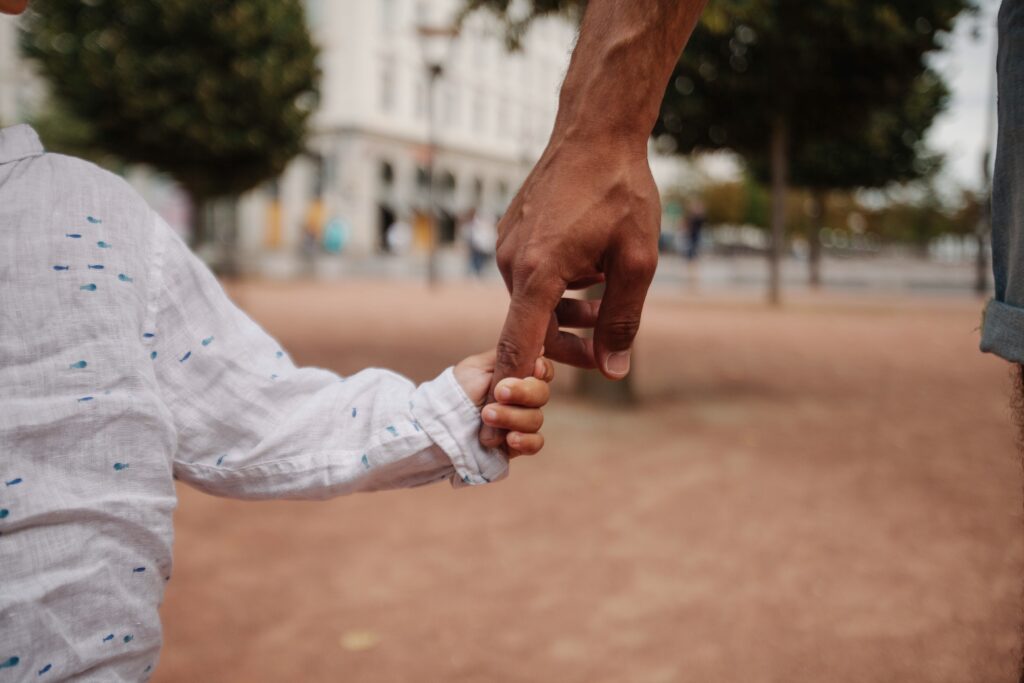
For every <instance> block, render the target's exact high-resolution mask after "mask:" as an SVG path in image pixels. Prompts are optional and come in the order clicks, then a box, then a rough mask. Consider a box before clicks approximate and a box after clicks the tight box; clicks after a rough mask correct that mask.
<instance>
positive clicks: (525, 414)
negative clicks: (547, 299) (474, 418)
mask: <svg viewBox="0 0 1024 683" xmlns="http://www.w3.org/2000/svg"><path fill="white" fill-rule="evenodd" d="M495 360H496V352H495V351H493V350H492V351H487V352H486V353H481V354H478V355H476V356H470V357H469V358H467V359H465V360H464V361H462V362H460V363H459V364H458V365H456V366H455V380H456V381H457V382H458V383H459V385H460V386H461V387H462V390H463V391H465V392H466V395H467V396H469V400H471V401H473V403H475V404H477V405H478V406H482V405H483V404H484V401H485V400H486V399H487V389H488V388H490V386H491V376H492V375H493V374H494V364H495ZM554 378H555V366H554V365H553V364H552V363H551V361H549V360H548V359H547V358H543V357H541V358H538V359H537V361H536V362H535V363H534V366H533V377H528V378H526V379H516V378H514V377H506V378H505V379H503V380H501V381H500V382H499V383H498V385H497V386H496V387H494V400H495V401H497V403H491V404H490V405H488V406H487V407H485V408H484V409H483V411H482V417H483V421H484V424H486V425H489V426H491V427H496V428H498V429H503V430H507V431H508V434H507V435H506V436H505V450H506V452H507V453H508V457H510V458H514V457H516V456H517V455H534V454H535V453H537V452H539V451H540V449H541V448H543V447H544V437H543V436H542V435H541V434H540V427H541V425H542V424H544V415H543V414H542V413H541V411H540V409H541V408H543V407H544V406H545V405H546V404H547V402H548V398H549V397H550V395H551V392H550V389H549V388H548V383H549V382H550V381H551V380H553V379H554Z"/></svg>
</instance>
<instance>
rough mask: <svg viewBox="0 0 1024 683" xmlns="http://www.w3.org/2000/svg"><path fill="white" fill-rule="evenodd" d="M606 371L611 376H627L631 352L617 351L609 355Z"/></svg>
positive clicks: (605, 363) (605, 366)
mask: <svg viewBox="0 0 1024 683" xmlns="http://www.w3.org/2000/svg"><path fill="white" fill-rule="evenodd" d="M604 369H605V370H606V371H607V372H608V374H609V375H618V376H619V377H623V376H625V375H626V374H627V373H628V372H629V351H628V350H626V351H616V352H615V353H610V354H608V358H607V360H605V362H604Z"/></svg>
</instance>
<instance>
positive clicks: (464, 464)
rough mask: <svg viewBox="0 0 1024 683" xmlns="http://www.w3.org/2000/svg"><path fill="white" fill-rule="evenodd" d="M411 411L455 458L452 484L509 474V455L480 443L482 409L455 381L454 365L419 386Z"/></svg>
mask: <svg viewBox="0 0 1024 683" xmlns="http://www.w3.org/2000/svg"><path fill="white" fill-rule="evenodd" d="M411 410H412V414H413V417H414V418H415V419H416V422H417V423H418V424H419V425H420V427H421V428H422V429H423V431H424V432H426V433H427V436H429V437H430V438H431V440H433V442H434V443H435V444H437V445H438V446H439V447H440V448H441V450H443V451H444V452H445V454H446V455H447V456H448V458H449V459H450V460H451V461H452V465H454V467H455V475H453V476H452V480H451V481H452V485H453V486H455V487H462V486H476V485H479V484H487V483H489V482H492V481H497V480H498V479H503V478H504V477H506V476H508V458H506V457H505V455H504V454H503V453H502V452H501V451H499V450H497V449H493V448H484V447H483V446H482V445H481V444H480V439H479V432H480V410H479V409H478V408H477V407H476V406H475V405H473V403H472V401H470V400H469V397H468V396H466V392H464V391H463V390H462V387H460V386H459V383H458V382H457V381H455V371H454V369H453V368H448V369H447V370H445V371H444V372H443V373H441V374H440V375H439V376H438V377H437V379H434V380H431V381H430V382H425V383H423V384H421V385H420V386H419V387H417V388H416V391H415V392H414V393H413V397H412V406H411Z"/></svg>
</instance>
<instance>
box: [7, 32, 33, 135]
mask: <svg viewBox="0 0 1024 683" xmlns="http://www.w3.org/2000/svg"><path fill="white" fill-rule="evenodd" d="M35 90H36V88H35V87H34V83H33V79H32V78H30V76H29V73H28V71H27V70H26V69H25V68H24V65H23V64H22V62H21V60H20V59H19V57H18V31H17V24H16V20H15V19H14V17H10V16H7V15H5V14H0V125H4V126H7V125H11V124H14V123H21V122H23V121H25V119H26V118H28V114H29V111H30V104H31V103H32V102H33V101H34V100H33V99H32V95H33V92H34V91H35Z"/></svg>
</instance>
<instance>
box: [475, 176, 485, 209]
mask: <svg viewBox="0 0 1024 683" xmlns="http://www.w3.org/2000/svg"><path fill="white" fill-rule="evenodd" d="M483 203H484V181H483V179H482V178H473V208H476V209H479V208H480V207H481V206H483Z"/></svg>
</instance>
